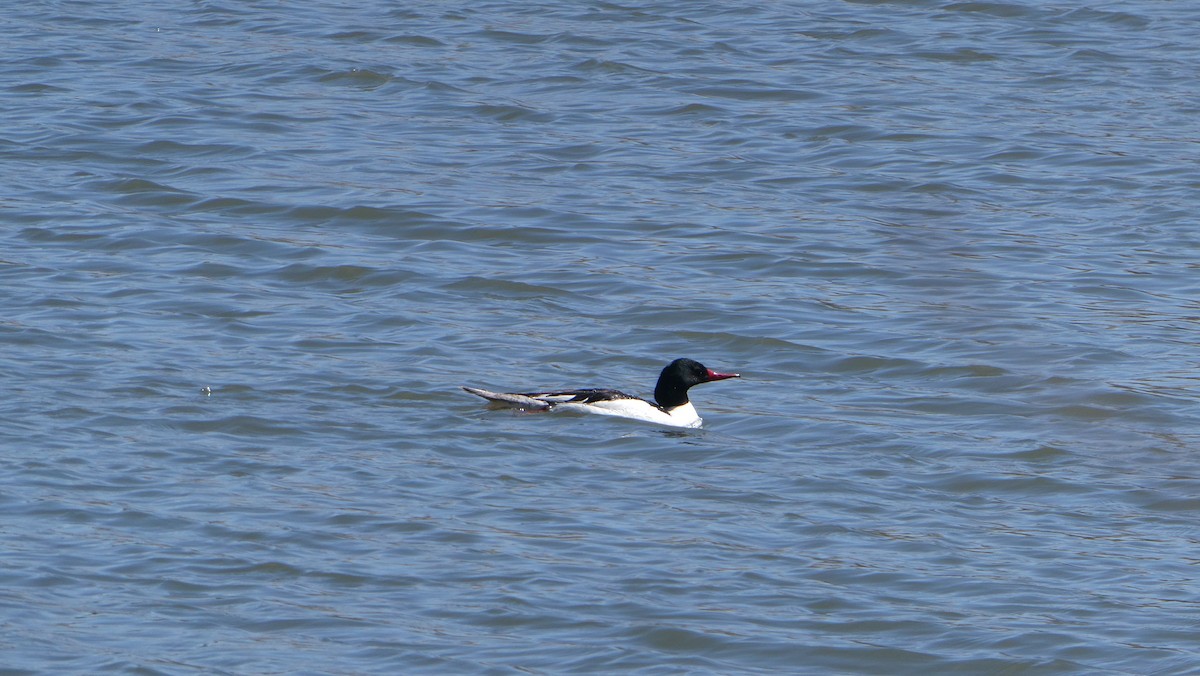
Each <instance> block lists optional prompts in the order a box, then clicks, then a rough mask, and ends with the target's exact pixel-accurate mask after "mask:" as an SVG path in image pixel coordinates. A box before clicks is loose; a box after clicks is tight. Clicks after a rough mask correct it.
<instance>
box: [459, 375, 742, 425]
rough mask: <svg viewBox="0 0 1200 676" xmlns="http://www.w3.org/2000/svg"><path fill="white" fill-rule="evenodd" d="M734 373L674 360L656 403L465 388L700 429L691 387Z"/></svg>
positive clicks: (544, 406)
mask: <svg viewBox="0 0 1200 676" xmlns="http://www.w3.org/2000/svg"><path fill="white" fill-rule="evenodd" d="M737 377H738V374H736V373H717V372H716V371H712V370H710V369H707V368H705V367H704V366H703V365H701V364H700V363H699V362H695V361H692V360H691V359H676V360H675V361H673V362H671V363H670V364H669V365H667V367H666V368H664V369H663V372H662V374H660V375H659V378H658V385H657V386H656V387H655V389H654V398H655V399H656V400H657V403H656V402H653V401H649V400H646V399H641V398H639V397H634V396H632V395H628V394H625V393H624V392H620V391H618V390H607V389H578V390H559V391H554V392H526V393H516V392H489V391H488V390H481V389H479V388H475V387H464V388H463V389H464V390H466V391H467V392H470V393H471V394H474V395H476V396H479V397H483V398H484V399H487V400H488V401H490V402H493V403H499V404H502V405H506V406H515V407H518V408H523V409H525V410H530V411H574V412H577V413H595V414H598V415H611V416H617V417H620V418H629V419H631V420H641V421H645V422H651V423H656V424H658V425H667V426H670V427H700V425H701V423H702V422H703V420H702V419H701V418H700V415H699V414H697V413H696V407H695V406H693V405H692V402H691V401H689V400H688V398H687V390H688V388H690V387H691V386H692V385H697V384H700V383H706V382H712V381H714V380H724V379H725V378H737Z"/></svg>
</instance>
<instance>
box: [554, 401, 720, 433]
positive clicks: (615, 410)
mask: <svg viewBox="0 0 1200 676" xmlns="http://www.w3.org/2000/svg"><path fill="white" fill-rule="evenodd" d="M552 410H555V411H576V412H579V413H595V414H597V415H615V416H618V417H621V418H631V419H633V420H643V421H645V422H651V423H658V424H659V425H669V426H671V427H700V425H701V424H702V423H703V422H704V419H703V418H701V417H700V416H699V414H697V413H696V407H695V406H692V402H690V401H689V402H688V403H686V404H684V405H682V406H676V407H675V408H669V409H666V410H665V411H664V410H663V409H661V408H658V407H656V406H651V405H650V403H649V402H645V401H642V400H641V399H613V400H612V401H597V402H595V403H591V404H572V403H570V402H564V403H561V404H558V405H556V406H555V407H554V408H553V409H552Z"/></svg>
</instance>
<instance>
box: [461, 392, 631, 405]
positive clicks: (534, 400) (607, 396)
mask: <svg viewBox="0 0 1200 676" xmlns="http://www.w3.org/2000/svg"><path fill="white" fill-rule="evenodd" d="M463 389H464V390H466V391H468V392H470V393H471V394H474V395H476V396H479V397H483V398H484V399H487V400H488V401H494V402H499V403H505V404H512V405H514V406H520V407H522V408H532V409H548V408H551V407H553V406H555V405H556V404H595V403H597V402H602V401H617V400H620V399H635V400H639V401H644V400H641V399H638V397H635V396H633V395H631V394H625V393H624V392H621V391H620V390H607V389H601V388H587V389H581V390H554V391H552V392H489V391H487V390H481V389H479V388H477V387H463Z"/></svg>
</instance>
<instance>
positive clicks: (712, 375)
mask: <svg viewBox="0 0 1200 676" xmlns="http://www.w3.org/2000/svg"><path fill="white" fill-rule="evenodd" d="M741 377H742V376H741V374H740V373H717V372H716V371H714V370H712V369H709V370H708V382H710V383H711V382H712V381H714V380H725V379H726V378H741Z"/></svg>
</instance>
